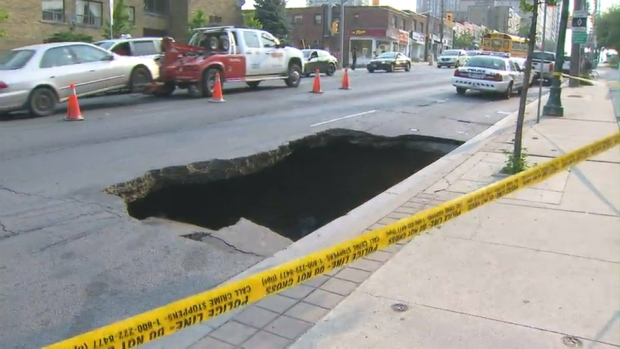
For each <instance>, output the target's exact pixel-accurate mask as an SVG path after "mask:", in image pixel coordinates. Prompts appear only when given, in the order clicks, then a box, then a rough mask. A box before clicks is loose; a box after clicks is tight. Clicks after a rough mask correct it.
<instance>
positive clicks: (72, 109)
mask: <svg viewBox="0 0 620 349" xmlns="http://www.w3.org/2000/svg"><path fill="white" fill-rule="evenodd" d="M69 88H70V89H71V94H70V95H69V100H68V105H67V116H66V117H65V121H82V120H84V118H83V117H82V112H81V111H80V103H78V98H77V93H76V92H75V84H71V85H69Z"/></svg>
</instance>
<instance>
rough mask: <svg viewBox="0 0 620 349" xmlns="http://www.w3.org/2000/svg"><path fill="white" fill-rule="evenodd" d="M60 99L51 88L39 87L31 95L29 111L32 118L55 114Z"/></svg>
mask: <svg viewBox="0 0 620 349" xmlns="http://www.w3.org/2000/svg"><path fill="white" fill-rule="evenodd" d="M57 104H58V97H57V96H56V93H54V91H53V90H52V89H50V88H49V87H38V88H36V89H35V90H34V91H32V92H31V93H30V97H29V98H28V110H29V111H30V115H32V116H37V117H40V116H48V115H52V114H54V111H55V110H56V105H57Z"/></svg>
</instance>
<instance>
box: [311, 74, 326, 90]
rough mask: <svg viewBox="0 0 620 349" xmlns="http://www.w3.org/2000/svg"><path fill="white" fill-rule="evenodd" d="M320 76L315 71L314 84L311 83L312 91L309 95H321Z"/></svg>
mask: <svg viewBox="0 0 620 349" xmlns="http://www.w3.org/2000/svg"><path fill="white" fill-rule="evenodd" d="M320 75H321V73H320V72H319V70H318V69H317V70H316V71H315V72H314V83H312V91H310V93H323V91H322V90H321V77H320Z"/></svg>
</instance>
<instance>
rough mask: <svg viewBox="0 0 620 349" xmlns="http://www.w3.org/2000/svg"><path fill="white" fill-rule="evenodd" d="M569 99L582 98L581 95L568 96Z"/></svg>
mask: <svg viewBox="0 0 620 349" xmlns="http://www.w3.org/2000/svg"><path fill="white" fill-rule="evenodd" d="M567 97H568V98H581V96H580V95H568V96H567Z"/></svg>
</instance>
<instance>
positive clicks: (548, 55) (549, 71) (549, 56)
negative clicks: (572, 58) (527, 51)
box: [532, 51, 555, 83]
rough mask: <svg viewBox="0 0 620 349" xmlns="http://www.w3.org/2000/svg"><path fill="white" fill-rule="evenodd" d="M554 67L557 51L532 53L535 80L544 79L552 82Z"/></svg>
mask: <svg viewBox="0 0 620 349" xmlns="http://www.w3.org/2000/svg"><path fill="white" fill-rule="evenodd" d="M541 68H542V73H541ZM554 68H555V52H549V51H534V52H533V53H532V72H533V73H534V81H536V80H541V79H542V80H543V82H548V83H551V79H552V78H553V69H554Z"/></svg>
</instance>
